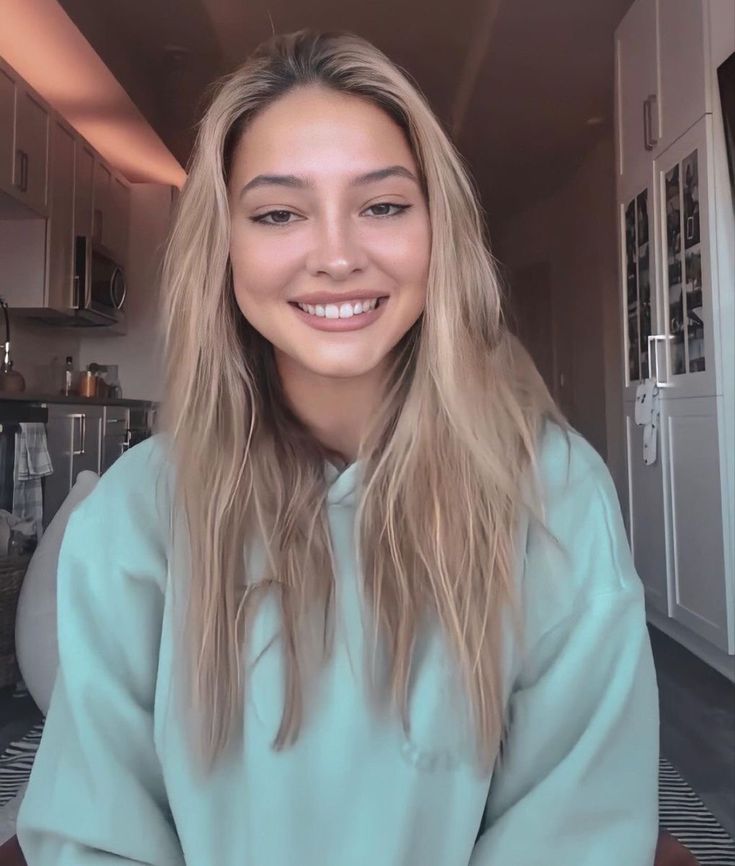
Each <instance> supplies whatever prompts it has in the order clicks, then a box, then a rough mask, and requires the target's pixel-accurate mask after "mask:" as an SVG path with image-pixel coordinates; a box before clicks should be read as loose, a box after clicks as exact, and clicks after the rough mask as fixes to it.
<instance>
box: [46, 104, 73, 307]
mask: <svg viewBox="0 0 735 866" xmlns="http://www.w3.org/2000/svg"><path fill="white" fill-rule="evenodd" d="M51 144H52V147H51V171H50V183H49V193H50V201H49V221H48V227H47V238H48V250H47V261H48V265H47V270H48V286H47V292H48V295H47V299H46V306H48V307H53V308H54V309H57V310H61V311H63V310H66V309H68V308H69V307H71V306H73V305H74V291H73V290H74V146H75V142H74V132H73V130H72V129H71V127H69V126H67V124H66V123H64V122H63V121H62V120H61V119H60V118H54V119H53V121H52V125H51Z"/></svg>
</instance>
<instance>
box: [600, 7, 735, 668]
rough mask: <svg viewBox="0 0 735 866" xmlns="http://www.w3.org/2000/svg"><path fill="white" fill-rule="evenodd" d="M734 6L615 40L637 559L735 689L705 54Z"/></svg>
mask: <svg viewBox="0 0 735 866" xmlns="http://www.w3.org/2000/svg"><path fill="white" fill-rule="evenodd" d="M727 4H730V5H729V6H727ZM731 4H732V0H636V2H635V3H634V4H633V5H632V6H631V7H630V9H629V11H628V13H627V14H626V16H625V18H624V19H623V21H622V22H621V25H620V27H619V28H618V30H617V31H616V35H615V47H616V52H615V59H616V79H615V83H616V94H615V105H616V136H615V140H616V150H617V160H618V178H617V229H618V251H619V263H620V271H619V277H620V282H619V287H620V307H619V309H620V314H621V332H622V335H623V364H624V369H623V411H624V420H625V441H624V445H625V453H626V462H627V480H628V501H629V505H628V513H627V515H626V523H627V526H628V531H629V536H630V543H631V549H632V551H633V557H634V561H635V565H636V569H637V571H638V574H639V575H640V577H641V580H642V582H643V585H644V588H645V594H646V609H647V612H648V615H649V619H650V620H651V622H652V623H653V624H654V625H656V626H657V627H659V628H661V629H662V630H663V631H664V632H667V633H668V634H669V635H670V636H672V637H673V638H674V639H676V640H679V641H680V642H681V643H682V644H683V645H685V646H687V647H688V648H689V649H690V650H691V651H692V652H694V653H696V654H697V655H699V656H700V657H701V658H703V659H704V660H705V661H707V662H708V663H710V664H712V665H713V666H714V667H716V668H717V669H718V670H720V671H721V672H722V673H723V674H725V675H726V676H728V677H729V678H731V679H733V680H735V550H734V549H733V539H732V529H731V527H733V526H735V479H733V474H732V466H731V453H732V443H731V441H730V439H731V429H730V428H729V425H730V423H731V421H730V420H729V419H731V418H732V417H733V405H734V404H733V390H734V385H735V371H734V370H733V369H732V366H733V365H732V364H729V363H728V361H727V359H728V357H729V356H728V352H729V351H730V349H729V345H728V344H729V342H730V341H731V338H732V335H731V326H730V325H729V324H728V316H727V313H728V311H731V310H732V309H733V303H734V302H735V286H733V284H732V280H727V279H725V280H723V279H721V278H720V274H721V273H722V271H723V267H722V260H724V259H727V257H728V255H731V250H732V249H733V247H734V246H735V238H734V237H731V236H729V235H728V233H727V231H723V230H722V229H723V228H725V227H726V224H724V223H723V224H720V225H719V226H718V219H717V215H718V213H721V212H722V211H723V210H724V209H725V208H732V201H731V198H730V192H729V189H728V187H727V186H726V185H724V184H720V185H718V184H716V183H715V177H716V175H717V170H718V169H717V165H719V163H717V160H718V159H719V162H720V163H724V161H725V154H724V150H723V149H722V148H719V150H718V147H717V145H718V144H719V140H718V137H717V136H718V135H721V131H720V132H718V131H717V123H716V121H717V116H716V114H717V111H719V104H718V103H715V102H713V100H712V93H711V92H710V87H711V79H712V75H711V70H712V68H714V66H716V64H715V63H714V62H713V58H712V57H710V55H709V51H710V46H711V45H712V44H713V40H712V39H711V36H712V33H713V28H716V27H717V26H720V27H724V28H725V29H727V28H728V26H730V32H731V33H732V36H733V38H732V40H731V42H732V45H731V47H730V48H729V49H726V50H729V51H735V31H732V29H731V24H732V17H731V16H732V5H731ZM718 22H719V25H718ZM728 22H730V25H728ZM649 97H652V98H651V99H649ZM718 98H719V97H718ZM646 100H649V102H648V104H647V107H645V103H646ZM718 154H719V156H718ZM719 170H720V171H722V170H724V171H726V170H727V169H726V166H723V165H719ZM716 227H717V228H716ZM725 271H726V268H725ZM644 385H646V387H648V388H651V387H653V386H654V385H655V386H656V387H657V388H658V397H657V400H658V407H659V418H658V429H657V430H656V431H655V433H654V435H655V437H656V445H657V455H656V460H655V462H653V463H649V464H646V463H645V462H644V460H643V434H644V427H643V426H638V425H636V423H635V399H636V394H637V393H639V391H642V389H643V386H644Z"/></svg>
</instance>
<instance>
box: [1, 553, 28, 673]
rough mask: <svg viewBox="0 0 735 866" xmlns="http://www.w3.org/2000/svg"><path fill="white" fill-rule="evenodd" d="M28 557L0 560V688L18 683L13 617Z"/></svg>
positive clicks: (12, 557) (7, 557) (25, 555)
mask: <svg viewBox="0 0 735 866" xmlns="http://www.w3.org/2000/svg"><path fill="white" fill-rule="evenodd" d="M30 561H31V554H30V553H24V554H16V555H13V556H0V688H4V687H6V686H12V685H15V683H17V682H18V680H19V679H20V671H19V669H18V661H17V659H16V657H15V614H16V610H17V608H18V597H19V595H20V588H21V586H22V585H23V578H24V577H25V574H26V570H27V568H28V563H29V562H30Z"/></svg>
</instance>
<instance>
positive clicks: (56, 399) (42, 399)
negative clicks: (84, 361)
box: [0, 391, 158, 409]
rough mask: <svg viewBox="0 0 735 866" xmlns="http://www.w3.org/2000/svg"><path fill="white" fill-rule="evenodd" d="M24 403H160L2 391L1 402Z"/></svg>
mask: <svg viewBox="0 0 735 866" xmlns="http://www.w3.org/2000/svg"><path fill="white" fill-rule="evenodd" d="M17 401H21V402H24V403H74V404H76V405H79V404H81V403H90V404H92V405H94V406H129V407H131V408H135V409H155V408H156V407H157V406H158V404H157V403H153V402H152V401H151V400H132V399H129V398H126V397H118V398H112V397H81V396H80V395H79V394H70V395H69V396H68V397H66V396H65V395H64V394H41V393H37V392H34V391H22V392H21V393H20V394H11V393H7V392H5V391H0V402H2V403H5V402H17Z"/></svg>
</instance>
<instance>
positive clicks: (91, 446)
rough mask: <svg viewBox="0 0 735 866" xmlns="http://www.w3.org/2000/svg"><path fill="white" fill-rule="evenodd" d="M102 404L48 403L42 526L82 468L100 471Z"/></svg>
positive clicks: (50, 517)
mask: <svg viewBox="0 0 735 866" xmlns="http://www.w3.org/2000/svg"><path fill="white" fill-rule="evenodd" d="M104 408H105V407H103V406H101V405H91V404H84V403H81V404H74V403H72V404H69V403H50V404H49V407H48V421H47V422H46V439H47V443H48V449H49V453H50V454H51V459H52V462H53V466H54V472H53V474H52V475H48V476H47V477H46V478H45V479H44V488H43V525H44V529H45V528H46V527H47V526H48V524H49V523H50V521H51V519H52V517H53V516H54V514H56V512H57V511H58V509H59V507H60V505H61V503H62V502H63V501H64V499H66V497H67V496H68V495H69V491H70V490H71V488H72V487H73V486H74V483H75V482H76V479H77V475H78V474H79V473H80V472H81V471H82V470H83V469H90V470H92V471H93V472H96V473H97V474H98V475H99V474H100V461H101V454H102V441H103V435H102V421H103V415H104V412H103V409H104Z"/></svg>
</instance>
